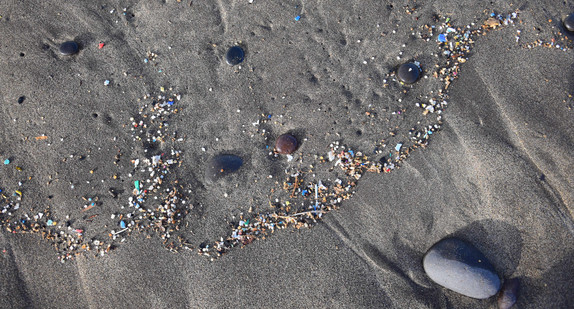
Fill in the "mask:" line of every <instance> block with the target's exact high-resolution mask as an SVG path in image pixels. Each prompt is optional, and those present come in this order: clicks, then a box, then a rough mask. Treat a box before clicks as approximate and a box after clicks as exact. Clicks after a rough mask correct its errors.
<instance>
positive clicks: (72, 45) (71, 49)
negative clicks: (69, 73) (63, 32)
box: [60, 41, 80, 56]
mask: <svg viewBox="0 0 574 309" xmlns="http://www.w3.org/2000/svg"><path fill="white" fill-rule="evenodd" d="M78 51H80V47H79V46H78V43H76V42H74V41H67V42H64V43H62V44H61V45H60V53H61V54H62V55H66V56H69V55H74V54H77V53H78Z"/></svg>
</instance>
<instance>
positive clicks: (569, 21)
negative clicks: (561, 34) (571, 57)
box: [564, 13, 574, 32]
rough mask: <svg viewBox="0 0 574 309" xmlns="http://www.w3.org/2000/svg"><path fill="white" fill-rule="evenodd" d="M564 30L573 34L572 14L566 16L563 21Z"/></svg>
mask: <svg viewBox="0 0 574 309" xmlns="http://www.w3.org/2000/svg"><path fill="white" fill-rule="evenodd" d="M564 28H566V30H568V31H570V32H574V13H572V14H570V15H568V16H566V18H565V19H564Z"/></svg>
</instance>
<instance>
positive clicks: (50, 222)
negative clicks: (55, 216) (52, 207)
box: [46, 220, 54, 225]
mask: <svg viewBox="0 0 574 309" xmlns="http://www.w3.org/2000/svg"><path fill="white" fill-rule="evenodd" d="M46 224H48V225H53V224H54V221H52V220H48V221H47V222H46Z"/></svg>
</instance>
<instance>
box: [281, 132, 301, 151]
mask: <svg viewBox="0 0 574 309" xmlns="http://www.w3.org/2000/svg"><path fill="white" fill-rule="evenodd" d="M298 146H299V143H298V142H297V138H295V136H293V135H291V134H283V135H281V136H279V137H278V138H277V140H276V141H275V151H277V152H278V153H282V154H291V153H293V152H295V150H297V147H298Z"/></svg>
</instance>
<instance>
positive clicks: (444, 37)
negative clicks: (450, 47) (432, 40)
mask: <svg viewBox="0 0 574 309" xmlns="http://www.w3.org/2000/svg"><path fill="white" fill-rule="evenodd" d="M438 41H439V42H442V43H445V42H446V35H444V34H443V33H441V34H439V35H438Z"/></svg>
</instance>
